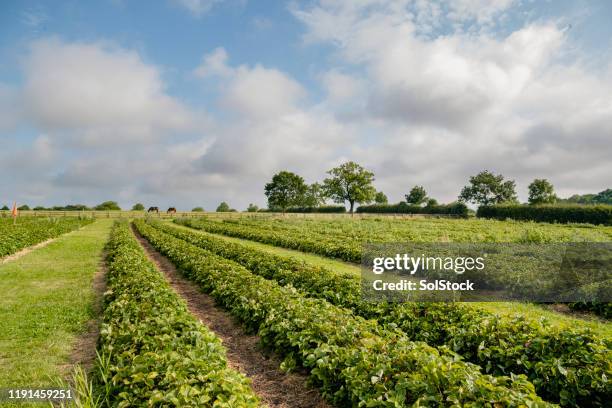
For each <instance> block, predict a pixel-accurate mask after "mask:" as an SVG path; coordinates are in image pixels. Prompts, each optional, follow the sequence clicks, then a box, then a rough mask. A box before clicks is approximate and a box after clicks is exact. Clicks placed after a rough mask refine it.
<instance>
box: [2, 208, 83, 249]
mask: <svg viewBox="0 0 612 408" xmlns="http://www.w3.org/2000/svg"><path fill="white" fill-rule="evenodd" d="M16 221H17V222H16V223H13V220H12V219H9V218H0V236H1V237H2V239H1V240H0V258H2V257H4V256H7V255H11V254H13V253H15V252H17V251H19V250H21V249H24V248H27V247H29V246H32V245H36V244H38V243H40V242H43V241H46V240H48V239H51V238H55V237H58V236H60V235H62V234H65V233H67V232H70V231H73V230H75V229H77V228H80V227H82V226H84V225H87V224H90V223H91V222H92V221H93V220H92V219H85V218H83V219H81V218H54V219H50V218H36V217H20V218H19V219H17V220H16Z"/></svg>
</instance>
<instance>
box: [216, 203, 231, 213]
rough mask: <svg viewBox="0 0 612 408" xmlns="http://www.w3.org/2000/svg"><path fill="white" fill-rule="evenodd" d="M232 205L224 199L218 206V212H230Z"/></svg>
mask: <svg viewBox="0 0 612 408" xmlns="http://www.w3.org/2000/svg"><path fill="white" fill-rule="evenodd" d="M229 211H230V206H229V204H228V203H226V202H225V201H222V202H221V204H219V206H218V207H217V212H229Z"/></svg>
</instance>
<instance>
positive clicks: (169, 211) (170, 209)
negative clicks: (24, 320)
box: [166, 207, 176, 214]
mask: <svg viewBox="0 0 612 408" xmlns="http://www.w3.org/2000/svg"><path fill="white" fill-rule="evenodd" d="M166 214H176V208H174V207H170V208H168V211H166Z"/></svg>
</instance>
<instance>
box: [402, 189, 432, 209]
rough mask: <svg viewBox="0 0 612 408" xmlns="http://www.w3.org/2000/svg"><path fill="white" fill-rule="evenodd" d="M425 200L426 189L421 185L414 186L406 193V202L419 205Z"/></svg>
mask: <svg viewBox="0 0 612 408" xmlns="http://www.w3.org/2000/svg"><path fill="white" fill-rule="evenodd" d="M425 200H427V191H425V188H424V187H423V186H414V187H412V189H411V190H410V192H409V193H408V194H406V202H407V203H408V204H413V205H421V204H423V203H424V202H425Z"/></svg>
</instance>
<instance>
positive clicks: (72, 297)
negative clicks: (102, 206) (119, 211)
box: [0, 219, 112, 407]
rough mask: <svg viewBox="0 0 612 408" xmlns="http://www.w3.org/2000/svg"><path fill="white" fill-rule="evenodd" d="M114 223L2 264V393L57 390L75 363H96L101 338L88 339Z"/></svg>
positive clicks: (91, 228)
mask: <svg viewBox="0 0 612 408" xmlns="http://www.w3.org/2000/svg"><path fill="white" fill-rule="evenodd" d="M26 221H27V220H25V219H20V220H19V222H20V223H21V225H22V226H25V225H27V224H28V223H27V222H26ZM62 221H63V220H62ZM72 221H73V220H71V221H70V222H72ZM36 222H38V221H36ZM60 223H61V221H60ZM111 224H112V222H110V221H98V222H96V223H94V224H91V223H90V224H88V225H87V226H85V227H83V228H82V229H80V230H78V231H73V232H71V233H68V234H66V235H63V236H60V237H59V238H57V239H56V240H55V241H53V242H51V243H50V244H49V245H47V246H45V247H43V248H38V249H36V250H34V251H32V252H30V253H28V254H25V255H23V256H22V257H20V258H19V259H16V260H12V261H10V262H6V263H4V264H2V265H0V388H2V387H15V386H17V387H24V386H29V387H49V386H55V387H57V386H59V385H60V384H61V383H62V381H64V380H66V379H67V378H69V377H70V375H71V374H72V372H71V371H72V364H73V363H75V362H76V361H80V362H83V361H82V360H83V359H93V356H95V351H94V350H92V347H93V346H94V345H95V338H93V341H91V339H90V340H89V343H87V344H85V343H86V342H85V340H84V338H83V337H82V336H84V334H85V333H86V331H87V322H88V321H89V320H91V319H96V316H95V307H94V299H95V293H94V290H93V281H94V274H95V273H96V272H97V271H99V269H100V263H101V261H102V260H103V257H102V255H103V254H102V251H103V248H104V245H105V243H106V241H107V238H108V233H109V229H110V226H111ZM36 228H39V225H37V226H36ZM96 326H97V325H96ZM80 343H84V344H82V346H83V348H82V349H80V348H79V347H80V346H81V345H80ZM0 405H2V406H20V407H22V406H24V404H14V405H11V404H9V403H6V402H3V401H0ZM32 406H40V404H32Z"/></svg>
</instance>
